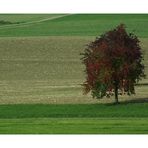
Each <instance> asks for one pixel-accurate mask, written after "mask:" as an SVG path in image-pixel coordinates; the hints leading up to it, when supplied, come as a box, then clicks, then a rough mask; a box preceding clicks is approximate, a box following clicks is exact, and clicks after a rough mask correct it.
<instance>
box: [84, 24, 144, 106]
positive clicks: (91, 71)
mask: <svg viewBox="0 0 148 148" xmlns="http://www.w3.org/2000/svg"><path fill="white" fill-rule="evenodd" d="M139 43H140V41H139V39H138V37H137V36H136V35H134V34H133V33H127V31H126V29H125V25H124V24H120V25H119V26H117V27H116V28H115V29H113V30H110V31H108V32H106V33H104V34H102V35H101V36H100V37H97V38H96V40H95V41H93V42H91V43H90V44H88V45H87V47H86V49H85V50H84V53H82V55H83V57H82V62H83V63H84V64H85V72H86V81H85V82H84V84H83V85H84V92H85V93H86V94H87V93H88V92H90V91H91V94H92V96H93V97H95V98H102V97H104V96H106V97H110V96H111V95H115V101H116V103H118V94H119V93H120V94H121V95H122V94H128V95H130V94H134V93H135V89H134V85H135V84H136V83H137V82H138V81H139V80H140V79H141V78H143V77H145V74H144V65H143V63H142V61H143V55H142V50H141V47H140V44H139Z"/></svg>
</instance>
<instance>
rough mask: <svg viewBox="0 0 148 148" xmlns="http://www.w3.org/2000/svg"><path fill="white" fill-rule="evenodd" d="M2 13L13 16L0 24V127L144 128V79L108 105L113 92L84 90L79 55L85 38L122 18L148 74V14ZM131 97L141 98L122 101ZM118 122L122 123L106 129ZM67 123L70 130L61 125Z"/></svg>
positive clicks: (44, 129) (3, 17)
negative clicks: (97, 95) (97, 94)
mask: <svg viewBox="0 0 148 148" xmlns="http://www.w3.org/2000/svg"><path fill="white" fill-rule="evenodd" d="M0 19H1V20H4V21H10V22H14V24H12V25H11V24H9V25H1V26H0V53H1V54H0V61H1V62H0V72H1V73H0V104H1V105H0V133H130V132H131V133H147V132H148V127H147V125H146V122H147V120H148V119H147V115H148V113H147V105H148V104H147V103H146V102H145V101H147V99H148V85H147V84H148V79H147V78H146V79H144V80H142V81H140V82H139V85H137V86H136V95H133V96H130V97H129V96H121V97H120V101H122V102H123V104H122V105H120V106H119V107H116V106H111V107H110V106H107V105H103V104H104V103H107V104H108V103H112V102H113V98H109V99H103V100H96V99H92V98H91V96H90V94H89V95H87V96H85V95H83V93H82V87H81V84H82V83H83V81H84V79H85V75H84V72H83V71H84V66H83V65H82V63H81V61H80V58H81V56H80V53H81V52H83V49H84V48H85V46H86V44H88V43H89V42H91V41H92V40H94V39H95V37H96V36H98V35H100V33H103V32H104V31H106V30H108V29H110V28H113V27H115V26H116V25H118V24H119V23H125V24H126V25H127V30H128V31H133V30H134V32H135V33H136V34H137V35H138V36H139V37H140V41H141V43H140V44H141V46H142V49H143V53H144V64H145V69H146V70H145V73H146V74H147V75H148V68H147V65H148V51H147V48H148V28H147V27H145V26H147V25H148V15H144V14H143V15H138V14H137V15H132V14H130V15H103V14H101V15H99V14H98V15H97V14H96V15H78V14H73V15H64V14H44V15H41V14H36V15H27V14H26V15H21V14H20V15H16V14H13V15H10V14H7V15H6V14H5V15H4V14H1V15H0ZM15 22H20V23H19V24H15ZM130 100H135V102H145V103H134V105H133V104H132V103H129V104H127V103H124V102H127V101H130ZM117 108H118V109H117ZM120 108H121V110H120ZM101 113H102V114H101ZM127 117H128V118H127ZM60 118H62V119H60ZM137 118H141V120H140V121H138V119H137ZM117 121H118V122H117ZM30 122H31V123H30ZM105 122H108V124H105ZM28 123H30V124H28ZM56 123H57V124H56ZM84 123H86V125H85V124H84ZM120 123H121V125H123V126H121V128H120V129H119V128H118V127H117V129H110V128H111V125H113V124H120ZM132 123H135V125H133V127H132V129H131V130H128V128H127V126H130V127H131V125H132ZM33 124H35V126H36V128H35V129H31V127H32V125H33ZM68 124H69V126H71V127H69V128H71V130H69V131H68V130H67V129H69V128H68V127H67V129H62V126H68ZM82 124H84V126H83V127H82V130H80V129H81V128H78V126H79V125H82ZM93 124H94V126H93ZM103 124H105V125H104V126H103ZM24 125H26V126H25V128H24V129H23V126H24ZM41 125H45V126H43V127H41ZM53 125H55V127H54V126H53ZM97 125H98V126H97ZM137 125H139V126H140V127H139V131H137V130H136V126H137ZM142 125H144V127H142ZM29 126H30V127H29ZM50 126H52V128H53V130H50V129H51V128H48V127H50ZM1 127H3V128H1ZM119 127H120V126H119ZM56 128H57V131H56ZM108 128H109V130H107V129H108ZM27 129H28V130H27ZM103 129H104V130H103ZM78 131H79V132H78Z"/></svg>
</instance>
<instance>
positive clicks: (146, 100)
mask: <svg viewBox="0 0 148 148" xmlns="http://www.w3.org/2000/svg"><path fill="white" fill-rule="evenodd" d="M134 103H148V97H147V98H146V97H145V98H137V99H131V100H124V101H121V102H119V103H118V104H119V105H122V104H123V105H124V104H134ZM118 104H116V103H108V104H107V105H118Z"/></svg>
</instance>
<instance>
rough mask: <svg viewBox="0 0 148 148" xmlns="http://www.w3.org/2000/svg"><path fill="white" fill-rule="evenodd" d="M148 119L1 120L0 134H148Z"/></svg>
mask: <svg viewBox="0 0 148 148" xmlns="http://www.w3.org/2000/svg"><path fill="white" fill-rule="evenodd" d="M147 122H148V118H95V119H93V118H58V119H55V118H54V119H52V118H38V119H35V118H33V119H0V134H147V133H148V124H147Z"/></svg>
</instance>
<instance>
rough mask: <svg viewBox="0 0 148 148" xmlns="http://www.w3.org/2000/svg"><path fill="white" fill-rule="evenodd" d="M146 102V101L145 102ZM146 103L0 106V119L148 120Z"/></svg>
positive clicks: (147, 104)
mask: <svg viewBox="0 0 148 148" xmlns="http://www.w3.org/2000/svg"><path fill="white" fill-rule="evenodd" d="M147 101H148V100H147ZM147 108H148V103H146V102H145V103H129V102H123V103H121V104H119V105H113V104H55V105H54V104H49V105H47V104H13V105H0V119H8V118H9V119H10V118H11V119H12V118H13V119H16V118H100V117H106V118H112V117H120V118H125V117H126V118H131V117H133V118H138V117H139V118H142V117H144V118H145V117H146V118H148V109H147Z"/></svg>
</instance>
